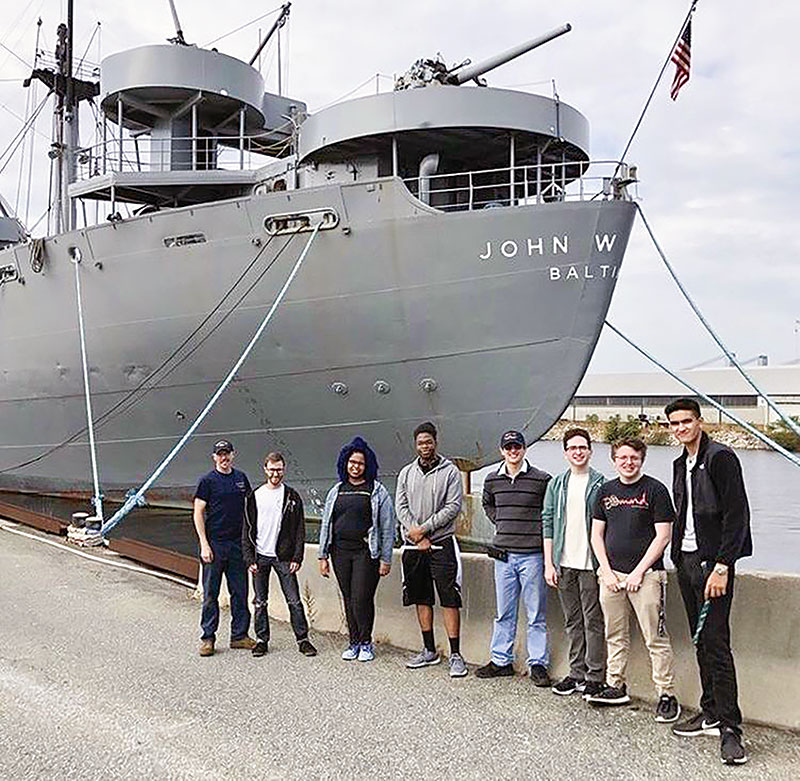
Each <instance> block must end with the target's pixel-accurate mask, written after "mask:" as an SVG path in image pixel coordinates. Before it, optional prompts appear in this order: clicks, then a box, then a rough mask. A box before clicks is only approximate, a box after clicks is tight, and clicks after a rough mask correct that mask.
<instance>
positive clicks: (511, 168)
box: [508, 133, 517, 206]
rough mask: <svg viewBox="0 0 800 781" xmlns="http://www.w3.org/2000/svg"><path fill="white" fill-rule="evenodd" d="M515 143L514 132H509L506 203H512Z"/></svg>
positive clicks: (511, 204)
mask: <svg viewBox="0 0 800 781" xmlns="http://www.w3.org/2000/svg"><path fill="white" fill-rule="evenodd" d="M516 151H517V150H516V144H515V138H514V134H513V133H510V134H509V141H508V160H509V182H508V205H509V206H513V205H514V166H515V165H516V160H515V157H516Z"/></svg>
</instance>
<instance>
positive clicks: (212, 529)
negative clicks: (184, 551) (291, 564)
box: [194, 439, 255, 656]
mask: <svg viewBox="0 0 800 781" xmlns="http://www.w3.org/2000/svg"><path fill="white" fill-rule="evenodd" d="M234 454H235V451H234V449H233V445H232V444H231V443H230V442H229V441H228V440H227V439H221V440H220V441H219V442H217V443H216V444H215V445H214V452H213V455H212V458H213V459H214V468H213V469H212V470H211V471H210V472H209V473H208V474H206V475H203V477H201V478H200V482H199V483H198V484H197V490H196V491H195V495H194V527H195V530H196V531H197V538H198V540H199V542H200V561H201V563H202V568H203V572H202V575H203V612H202V616H201V619H200V626H201V629H202V636H201V640H200V656H212V655H213V654H214V642H215V640H216V632H217V627H218V626H219V590H220V587H221V585H222V576H223V574H224V575H225V578H226V580H227V581H228V591H229V592H230V595H231V648H253V646H254V645H255V641H254V640H253V639H252V638H251V637H250V636H249V635H248V634H247V630H248V629H249V628H250V611H249V609H248V607H247V567H246V566H245V563H244V558H243V557H242V521H243V520H244V500H245V497H246V496H247V494H248V493H250V491H251V490H252V489H251V488H250V481H249V480H248V479H247V475H246V474H245V473H244V472H240V471H239V470H238V469H234V468H233V459H234Z"/></svg>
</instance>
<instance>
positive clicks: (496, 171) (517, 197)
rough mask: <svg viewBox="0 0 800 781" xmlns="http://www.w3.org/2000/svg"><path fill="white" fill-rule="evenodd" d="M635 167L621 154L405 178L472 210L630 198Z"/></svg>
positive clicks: (445, 202)
mask: <svg viewBox="0 0 800 781" xmlns="http://www.w3.org/2000/svg"><path fill="white" fill-rule="evenodd" d="M636 181H637V179H636V167H635V166H629V165H627V164H625V163H622V164H620V163H619V162H618V161H616V160H593V161H573V162H553V163H540V164H531V165H515V166H510V167H507V168H488V169H482V170H475V171H458V172H453V173H440V174H431V175H429V176H416V177H412V178H408V179H406V178H404V179H403V182H404V183H405V185H406V186H407V187H408V189H409V191H410V192H411V193H412V194H413V195H414V196H416V197H417V198H419V199H420V200H421V201H423V202H424V203H426V204H428V205H429V206H432V207H434V208H436V209H440V210H441V211H473V210H476V209H492V208H499V207H508V206H528V205H533V204H540V203H555V202H563V201H594V200H631V199H632V198H633V197H634V195H633V194H632V193H631V192H630V190H629V188H630V186H631V185H635V184H636Z"/></svg>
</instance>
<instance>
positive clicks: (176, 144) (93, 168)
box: [77, 135, 288, 180]
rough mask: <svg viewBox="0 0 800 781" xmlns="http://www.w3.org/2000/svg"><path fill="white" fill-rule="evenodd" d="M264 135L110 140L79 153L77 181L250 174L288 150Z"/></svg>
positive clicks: (141, 137) (283, 145)
mask: <svg viewBox="0 0 800 781" xmlns="http://www.w3.org/2000/svg"><path fill="white" fill-rule="evenodd" d="M286 143H288V141H287V142H282V141H278V142H274V141H272V140H270V139H267V138H265V137H264V136H263V135H254V136H246V135H245V136H233V137H231V136H186V137H169V138H153V137H152V136H147V135H141V136H138V137H133V138H127V137H126V138H113V139H112V138H109V139H106V140H105V141H101V142H100V143H98V144H95V145H93V146H89V147H84V148H81V149H80V150H78V155H77V169H78V170H77V178H78V179H79V180H86V179H91V178H92V177H95V176H104V175H106V174H109V173H118V172H135V173H165V172H168V171H249V170H252V169H255V168H259V167H261V166H263V165H265V164H266V163H267V162H268V161H269V159H270V158H271V157H277V156H278V155H279V154H281V152H282V151H284V150H285V148H286V147H285V145H286Z"/></svg>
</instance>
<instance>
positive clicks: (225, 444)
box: [214, 439, 235, 455]
mask: <svg viewBox="0 0 800 781" xmlns="http://www.w3.org/2000/svg"><path fill="white" fill-rule="evenodd" d="M234 450H235V448H234V447H233V444H232V443H231V442H229V441H228V440H227V439H220V441H219V442H215V443H214V455H218V454H219V453H233V451H234Z"/></svg>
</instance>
